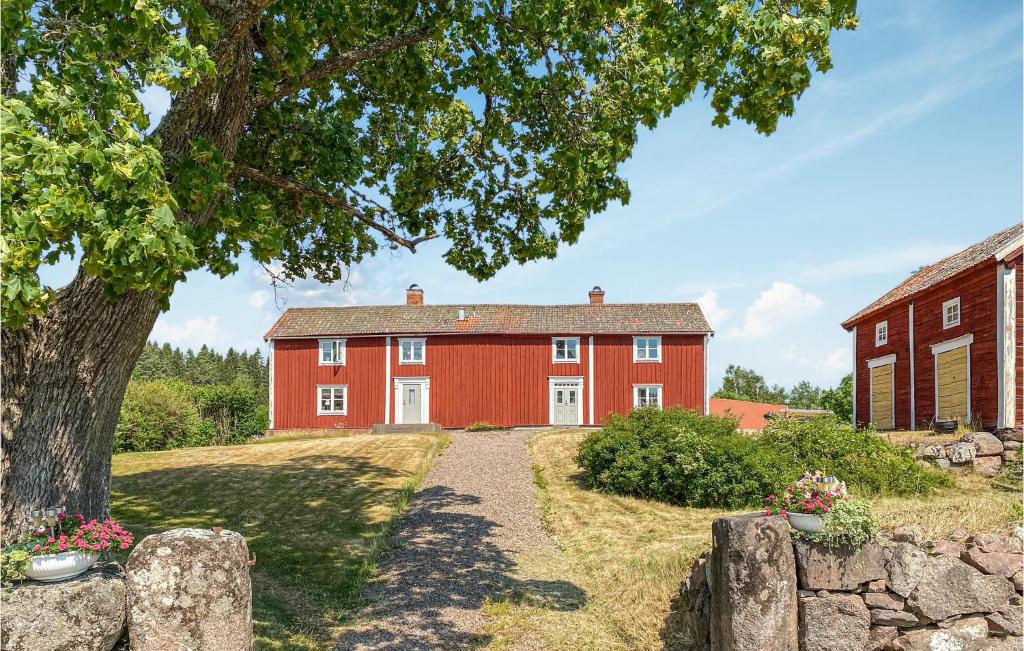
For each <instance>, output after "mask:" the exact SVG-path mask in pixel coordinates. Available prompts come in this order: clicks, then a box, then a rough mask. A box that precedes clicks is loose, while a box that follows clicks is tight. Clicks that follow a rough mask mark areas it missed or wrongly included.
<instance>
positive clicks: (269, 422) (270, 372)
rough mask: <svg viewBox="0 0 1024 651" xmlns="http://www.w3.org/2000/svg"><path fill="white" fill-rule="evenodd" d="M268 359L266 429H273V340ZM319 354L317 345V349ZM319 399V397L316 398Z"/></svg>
mask: <svg viewBox="0 0 1024 651" xmlns="http://www.w3.org/2000/svg"><path fill="white" fill-rule="evenodd" d="M269 344H270V360H269V361H268V362H267V375H268V381H269V383H270V400H269V404H268V405H267V425H268V426H269V427H268V429H274V342H273V341H270V342H269ZM317 354H318V355H319V354H320V353H319V347H318V350H317ZM317 399H318V400H319V398H317Z"/></svg>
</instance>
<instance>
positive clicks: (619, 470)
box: [576, 408, 951, 508]
mask: <svg viewBox="0 0 1024 651" xmlns="http://www.w3.org/2000/svg"><path fill="white" fill-rule="evenodd" d="M576 461H577V463H578V464H579V465H580V467H581V468H582V470H583V476H584V479H585V480H586V481H587V482H588V483H589V484H590V485H591V486H593V487H595V488H597V489H599V490H604V491H608V492H611V493H617V494H620V495H633V496H636V497H643V498H647V499H656V500H660V501H663V502H669V503H671V504H681V505H688V506H698V507H725V508H741V507H745V506H761V505H762V500H763V497H764V496H765V495H768V494H771V493H777V492H781V491H782V490H784V489H785V487H786V486H787V485H788V484H789V483H791V482H794V481H795V480H796V479H798V478H799V477H800V476H801V475H802V474H803V472H804V471H805V470H806V469H807V468H820V469H822V470H823V471H824V472H826V473H827V474H831V475H835V476H837V477H840V478H841V479H843V480H845V481H846V482H847V484H848V485H849V486H850V488H851V489H853V490H856V491H861V492H865V493H892V494H906V493H920V492H926V491H928V490H929V489H931V488H932V487H934V486H938V485H946V484H949V483H950V482H951V480H950V479H949V478H948V477H947V476H946V475H944V474H942V473H940V472H939V471H929V470H926V469H923V468H921V467H919V466H918V465H917V464H916V463H915V461H914V459H913V457H912V456H911V454H910V451H909V450H905V449H901V448H897V447H895V446H893V445H891V444H889V443H888V442H886V441H884V440H883V439H881V438H880V437H878V436H876V435H875V434H873V433H870V432H854V431H853V429H852V428H851V427H850V426H849V425H846V424H844V423H842V422H840V421H838V420H837V419H835V418H832V417H822V418H816V419H812V420H809V421H806V422H796V421H790V420H780V421H778V422H775V423H773V424H772V425H770V426H769V428H768V429H767V430H766V431H765V432H764V433H762V434H759V435H753V436H747V435H742V434H739V433H738V431H737V429H736V422H735V421H734V420H732V419H728V418H722V417H717V416H701V415H700V414H697V413H695V412H689V411H684V410H681V409H666V410H664V411H659V410H657V409H651V408H645V409H637V410H634V411H633V412H631V413H630V414H629V415H628V416H615V415H613V416H612V417H611V418H610V420H609V421H608V424H607V425H605V427H603V428H602V429H600V430H597V431H595V432H591V433H590V434H589V435H588V436H587V437H586V439H584V440H583V442H582V443H581V444H580V447H579V451H578V454H577V457H576Z"/></svg>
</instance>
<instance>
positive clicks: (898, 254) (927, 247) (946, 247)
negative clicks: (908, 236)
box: [804, 244, 962, 281]
mask: <svg viewBox="0 0 1024 651" xmlns="http://www.w3.org/2000/svg"><path fill="white" fill-rule="evenodd" d="M960 248H962V246H956V245H950V244H911V245H906V246H902V245H901V246H900V247H898V248H891V249H877V250H874V251H864V252H859V253H857V254H856V255H853V256H850V257H848V258H842V259H839V260H832V261H830V262H827V263H825V264H822V265H818V266H816V267H808V268H807V269H805V270H804V275H805V276H807V277H809V278H814V279H815V280H816V281H821V280H846V279H849V278H857V277H860V276H873V275H878V274H891V273H901V272H902V273H905V274H906V275H907V276H908V277H909V276H910V274H912V273H913V272H914V271H915V270H916V269H917V268H918V267H920V266H922V265H925V264H931V263H933V262H935V261H936V260H941V259H942V258H945V257H946V256H949V255H952V254H953V253H956V252H957V251H958V250H959V249H960Z"/></svg>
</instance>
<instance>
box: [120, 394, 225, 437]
mask: <svg viewBox="0 0 1024 651" xmlns="http://www.w3.org/2000/svg"><path fill="white" fill-rule="evenodd" d="M207 435H208V432H206V431H204V429H203V424H202V420H201V419H200V417H199V410H198V409H197V408H196V405H195V403H193V401H192V400H191V399H190V398H189V395H188V386H187V385H185V384H184V383H181V382H176V381H173V380H153V381H152V382H129V383H128V391H127V392H126V393H125V396H124V402H122V403H121V415H120V418H119V419H118V421H117V428H116V429H115V430H114V451H115V452H141V451H143V450H166V449H168V448H173V447H187V446H191V445H203V444H204V441H205V440H207V439H206V436H207ZM209 440H212V437H210V438H209Z"/></svg>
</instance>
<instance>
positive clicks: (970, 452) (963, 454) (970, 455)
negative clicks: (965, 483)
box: [946, 443, 977, 463]
mask: <svg viewBox="0 0 1024 651" xmlns="http://www.w3.org/2000/svg"><path fill="white" fill-rule="evenodd" d="M976 453H977V451H976V450H975V448H974V445H973V444H971V443H953V444H952V445H947V446H946V458H947V459H949V460H950V462H952V463H967V462H969V461H974V455H975V454H976Z"/></svg>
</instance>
